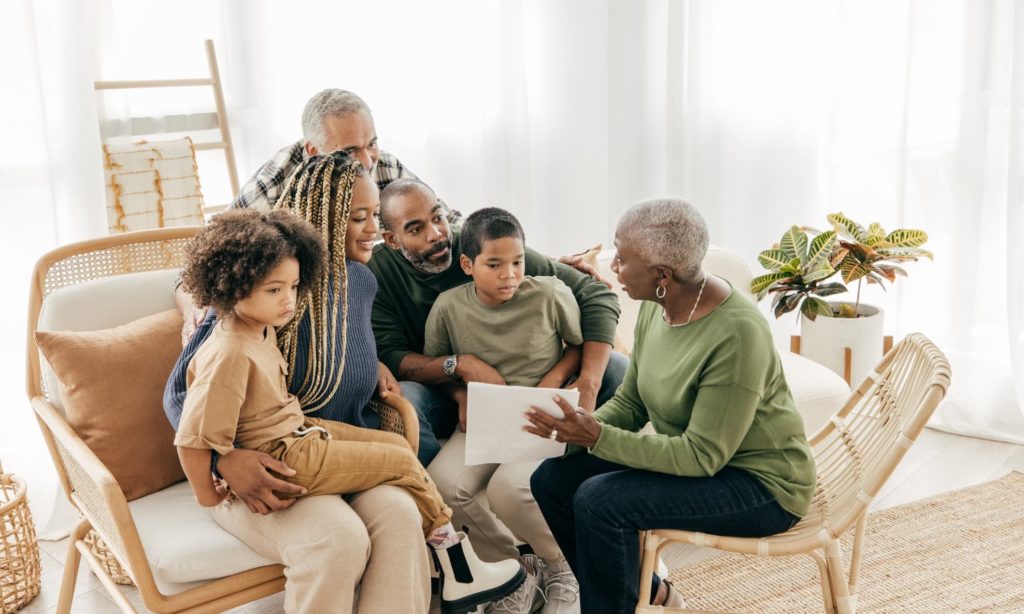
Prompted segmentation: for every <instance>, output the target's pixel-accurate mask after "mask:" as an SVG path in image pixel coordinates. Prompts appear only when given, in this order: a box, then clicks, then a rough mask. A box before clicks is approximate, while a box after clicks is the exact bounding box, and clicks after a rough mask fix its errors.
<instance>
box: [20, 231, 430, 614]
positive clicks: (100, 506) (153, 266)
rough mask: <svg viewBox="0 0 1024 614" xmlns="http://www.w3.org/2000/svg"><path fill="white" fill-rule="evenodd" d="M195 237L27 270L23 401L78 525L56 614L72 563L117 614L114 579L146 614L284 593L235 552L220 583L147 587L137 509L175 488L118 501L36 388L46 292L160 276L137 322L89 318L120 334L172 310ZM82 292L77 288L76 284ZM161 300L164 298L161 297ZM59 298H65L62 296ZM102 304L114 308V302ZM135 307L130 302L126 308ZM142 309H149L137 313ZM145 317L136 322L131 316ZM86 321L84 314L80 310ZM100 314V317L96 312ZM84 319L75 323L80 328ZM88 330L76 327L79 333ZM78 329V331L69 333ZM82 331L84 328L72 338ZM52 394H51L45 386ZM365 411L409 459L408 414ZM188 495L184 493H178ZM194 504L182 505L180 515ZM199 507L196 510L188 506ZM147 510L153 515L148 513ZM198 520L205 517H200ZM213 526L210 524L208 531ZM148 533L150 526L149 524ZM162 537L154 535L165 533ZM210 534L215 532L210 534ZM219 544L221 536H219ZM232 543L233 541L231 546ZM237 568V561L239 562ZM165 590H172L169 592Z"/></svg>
mask: <svg viewBox="0 0 1024 614" xmlns="http://www.w3.org/2000/svg"><path fill="white" fill-rule="evenodd" d="M197 230H198V227H184V228H167V229H159V230H146V231H140V232H133V233H126V234H120V235H113V236H109V237H104V238H101V239H95V240H91V241H85V242H82V243H77V244H73V245H68V246H66V247H62V248H59V249H57V250H54V251H52V252H50V253H48V254H46V255H44V256H43V257H42V258H41V259H40V260H39V262H38V263H37V264H36V268H35V272H34V276H33V279H32V287H31V292H30V299H29V301H30V302H29V313H28V339H27V363H28V369H27V382H26V387H27V391H28V397H29V400H30V403H31V406H32V409H33V410H34V411H35V413H36V416H37V419H38V422H39V425H40V428H41V429H42V431H43V436H44V439H45V440H46V443H47V446H48V447H49V450H50V455H51V457H52V459H53V463H54V465H55V467H56V469H57V473H58V475H59V478H60V481H61V484H62V486H63V488H64V492H65V493H66V495H67V498H68V500H69V501H70V503H71V505H72V506H74V508H75V509H76V510H77V511H78V512H79V513H80V515H81V516H82V521H81V523H80V524H79V525H78V526H77V528H76V529H75V530H74V532H73V533H72V535H71V539H70V545H69V549H68V554H67V560H66V566H65V568H64V569H65V572H64V578H63V582H62V585H61V591H60V600H59V603H58V606H57V611H58V612H69V611H70V609H71V601H72V598H73V594H74V588H75V580H76V576H77V572H78V567H79V564H80V562H81V559H82V558H84V559H85V561H86V562H87V563H88V565H89V566H90V567H91V568H92V570H93V571H94V572H95V573H96V575H97V576H98V577H99V579H100V581H101V583H102V584H103V586H104V588H105V589H106V590H107V592H108V593H109V594H110V597H111V599H113V600H114V602H115V603H117V604H118V606H119V607H120V608H121V609H122V610H123V611H126V612H133V611H135V610H134V607H133V606H132V604H131V603H130V602H129V601H128V599H126V598H125V596H124V595H123V594H122V592H121V591H120V590H119V589H118V588H117V586H116V584H115V580H114V578H116V577H118V576H121V575H124V576H126V577H127V578H129V579H130V580H131V582H133V583H134V584H135V585H136V586H137V587H138V590H139V594H140V596H141V599H142V601H143V603H144V604H145V606H146V608H148V609H149V610H152V611H155V612H219V611H223V610H226V609H229V608H232V607H235V606H238V605H241V604H244V603H247V602H250V601H253V600H255V599H259V598H261V597H264V596H267V595H271V594H273V593H276V592H278V591H281V590H282V589H283V588H284V585H285V578H284V575H283V567H282V566H281V565H276V564H268V563H270V562H269V561H267V560H266V559H263V558H262V557H259V556H258V555H256V554H255V553H252V552H251V551H249V550H248V549H247V548H245V547H244V546H243V545H241V544H240V542H239V543H238V545H237V546H236V547H239V548H242V549H244V550H245V551H246V552H249V553H250V555H251V560H252V561H253V563H252V564H251V566H250V568H248V569H244V570H242V571H239V572H238V573H234V574H232V575H228V576H226V577H214V578H208V579H203V580H202V581H201V583H199V584H198V585H197V584H196V583H189V584H187V585H182V586H176V588H180V589H181V590H175V591H173V592H172V591H169V590H165V589H162V588H161V587H162V586H166V585H167V584H168V582H160V581H159V580H160V579H159V578H158V577H155V573H154V569H155V568H154V566H153V564H152V561H151V557H152V556H156V557H158V558H159V557H160V556H161V553H160V552H148V554H149V555H150V556H147V551H148V550H152V549H154V548H157V546H154V545H153V544H152V543H149V544H147V540H146V535H147V534H146V531H145V530H144V529H142V530H140V528H142V527H144V526H145V524H146V523H145V522H144V521H145V518H142V517H140V516H139V515H140V514H144V513H145V510H146V509H148V508H147V506H146V505H138V504H139V503H144V502H145V501H146V499H148V498H149V497H156V496H159V495H160V494H161V493H166V492H167V491H170V490H171V489H175V488H180V487H182V484H178V485H175V486H171V487H169V488H167V489H164V490H163V491H160V492H158V493H154V494H152V495H147V496H146V497H143V498H141V499H138V500H136V501H133V502H131V504H129V502H128V501H127V500H126V498H125V495H124V493H123V492H122V490H121V489H120V487H119V486H118V484H117V482H116V480H115V479H114V477H113V475H112V474H111V473H110V471H109V470H108V469H107V467H105V466H104V465H103V463H102V462H101V461H100V460H99V458H98V457H97V456H96V455H95V454H94V453H93V452H92V450H90V449H89V447H88V446H87V445H86V444H85V443H84V442H83V440H82V439H81V438H80V437H79V436H78V434H77V433H76V432H75V431H74V429H73V428H72V427H71V426H70V425H69V424H68V422H67V420H66V419H65V416H64V414H63V412H62V409H61V407H60V403H59V400H58V399H57V398H56V396H57V395H56V392H55V391H50V396H49V397H48V396H47V394H46V393H47V390H46V388H47V387H48V385H47V384H46V383H45V382H48V381H49V382H52V381H53V380H52V377H51V375H50V374H47V370H48V368H47V367H45V363H41V361H40V356H39V351H38V349H37V346H36V343H35V332H36V330H37V328H39V323H40V312H41V310H43V308H44V306H45V305H46V304H47V300H48V298H50V297H51V296H52V295H53V293H54V292H57V291H59V290H63V289H66V288H71V287H75V286H78V287H79V288H86V290H87V291H88V289H90V288H92V286H95V285H96V284H95V282H96V281H97V280H113V279H114V278H117V277H118V276H121V275H126V274H144V275H142V277H138V276H136V277H133V278H132V279H133V280H134V279H136V278H138V279H144V278H145V275H149V274H155V275H159V277H157V278H151V279H149V281H148V282H146V283H148V286H145V284H142V285H139V286H134V285H133V287H132V289H133V291H142V290H136V288H137V287H148V288H150V289H151V290H153V292H154V294H160V296H159V297H157V298H156V299H149V300H143V301H142V302H141V304H142V305H144V306H143V307H136V308H135V310H136V313H131V314H122V316H121V317H123V318H127V319H126V320H124V321H116V320H115V321H111V315H110V313H109V312H106V310H102V311H105V312H104V313H97V314H95V318H94V321H93V322H91V323H92V324H95V325H94V326H93V327H92V328H91V330H99V329H105V328H108V327H110V326H114V325H117V324H123V323H125V322H126V321H130V320H131V319H137V318H138V317H141V316H144V315H149V313H155V312H156V310H165V309H169V308H173V306H174V302H173V294H172V290H171V286H170V284H169V281H173V277H174V274H173V272H174V270H176V269H179V268H180V267H181V265H182V264H183V262H184V259H185V254H186V250H187V247H188V242H189V239H190V238H191V237H192V236H193V235H194V234H195V233H196V231H197ZM87 283H88V284H89V285H85V286H81V284H87ZM164 290H166V295H164V294H163V292H164ZM62 296H66V293H64V294H62ZM109 302H111V303H115V304H116V298H115V299H114V300H112V301H109ZM135 302H136V303H138V301H135ZM146 305H148V307H146ZM147 308H148V309H149V312H148V313H147V312H143V313H137V311H138V310H139V309H143V310H144V311H145V309H147ZM86 311H88V310H86ZM97 311H101V310H97ZM90 315H91V314H85V315H84V316H83V317H85V318H86V320H88V319H89V317H90ZM88 324H89V322H87V323H86V324H84V325H85V326H88ZM78 325H79V326H82V325H83V324H82V323H81V322H79V323H78ZM79 330H90V328H79ZM51 385H52V384H51ZM371 406H372V407H373V408H374V409H375V410H376V411H378V412H379V413H381V418H382V423H383V425H384V426H383V427H382V428H385V429H387V430H392V431H395V432H398V433H399V434H402V435H404V436H405V437H406V438H407V440H408V441H409V443H410V444H411V445H412V446H413V449H414V450H415V449H416V447H417V445H418V441H419V425H418V422H417V419H416V414H415V410H414V409H413V408H412V406H411V405H410V404H409V403H408V402H407V401H405V400H404V399H402V398H401V397H399V396H394V395H393V396H391V397H390V398H389V399H388V400H387V401H381V400H379V399H375V400H374V401H373V402H372V403H371ZM186 486H187V485H186ZM192 504H194V501H192V500H191V499H189V501H188V503H187V505H192ZM194 505H198V504H194ZM148 507H149V508H151V507H154V506H152V505H151V506H148ZM204 517H205V516H204ZM210 522H211V523H212V521H210ZM150 524H152V523H150ZM168 528H169V527H160V529H161V530H163V531H166V530H168ZM170 530H174V531H179V530H180V531H181V532H182V535H187V534H188V532H189V531H190V527H189V526H174V527H173V528H171V529H170ZM213 530H215V531H217V530H219V528H217V527H215V526H214V527H213ZM224 535H227V533H226V532H224ZM97 536H98V537H99V538H100V539H101V540H102V542H103V543H104V544H105V545H106V547H107V548H108V549H109V551H110V554H111V555H112V557H113V559H114V560H113V561H109V560H104V553H98V552H97V551H96V550H97V549H96V546H95V544H96V543H97V542H98V540H97V539H96V537H97ZM230 539H234V538H230ZM243 558H244V556H243ZM171 584H173V582H171Z"/></svg>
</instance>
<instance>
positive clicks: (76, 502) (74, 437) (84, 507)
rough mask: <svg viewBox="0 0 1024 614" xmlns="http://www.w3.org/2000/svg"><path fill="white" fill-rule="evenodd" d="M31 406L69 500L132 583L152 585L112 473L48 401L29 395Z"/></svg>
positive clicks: (44, 398) (122, 494)
mask: <svg viewBox="0 0 1024 614" xmlns="http://www.w3.org/2000/svg"><path fill="white" fill-rule="evenodd" d="M30 403H31V405H32V410H33V411H34V412H35V413H36V417H37V418H38V420H39V423H40V426H41V427H42V430H43V437H44V439H45V440H46V445H47V447H48V448H49V450H50V455H51V457H52V459H53V463H54V465H55V467H56V469H57V473H58V475H59V476H60V479H61V482H62V484H63V486H64V491H65V494H66V495H67V497H68V500H70V501H71V504H72V505H73V506H74V507H75V508H76V509H77V510H78V511H79V513H81V514H82V515H83V516H84V517H85V518H86V520H88V523H89V525H90V526H91V527H92V529H93V530H95V531H96V533H97V534H98V535H99V536H100V537H101V538H102V539H103V541H104V542H105V543H106V544H107V546H108V548H109V549H110V551H111V552H112V553H113V554H114V556H115V558H116V559H117V560H118V562H120V563H121V564H122V565H123V566H124V567H125V569H127V570H128V573H129V575H130V576H131V577H132V579H133V580H135V581H136V583H138V582H140V581H141V582H144V583H148V584H152V583H153V578H152V572H151V570H150V567H149V561H148V560H146V555H145V552H144V551H143V549H142V541H141V539H140V538H139V533H138V529H137V528H136V526H135V520H134V519H133V518H132V514H131V511H130V509H129V508H128V501H127V499H126V498H125V496H124V492H123V491H122V490H121V487H120V486H119V485H118V483H117V480H116V479H115V478H114V476H113V474H112V473H110V470H109V469H107V467H106V465H104V464H103V461H101V460H100V459H99V457H97V456H96V454H95V453H94V452H93V451H92V450H91V449H90V448H89V446H88V445H86V443H85V442H84V441H83V440H82V438H81V437H79V436H78V433H76V432H75V430H74V429H73V428H72V427H71V425H70V424H68V422H67V420H66V419H65V418H64V416H63V415H62V414H61V413H60V412H59V411H57V409H56V408H54V407H53V405H52V404H51V403H50V402H49V401H48V400H47V399H46V397H43V396H36V397H33V398H32V399H31V400H30Z"/></svg>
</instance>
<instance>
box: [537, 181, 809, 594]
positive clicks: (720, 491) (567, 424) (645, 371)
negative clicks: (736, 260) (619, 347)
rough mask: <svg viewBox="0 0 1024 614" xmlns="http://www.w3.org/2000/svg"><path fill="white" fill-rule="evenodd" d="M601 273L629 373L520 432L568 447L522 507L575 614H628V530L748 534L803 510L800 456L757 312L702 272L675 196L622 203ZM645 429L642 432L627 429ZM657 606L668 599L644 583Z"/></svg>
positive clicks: (633, 545) (777, 367) (784, 523)
mask: <svg viewBox="0 0 1024 614" xmlns="http://www.w3.org/2000/svg"><path fill="white" fill-rule="evenodd" d="M615 248H616V252H617V253H616V255H615V260H614V262H613V263H612V270H613V271H614V272H615V273H616V275H617V276H618V281H619V283H620V284H622V286H623V289H624V290H625V292H626V293H627V294H629V296H630V297H631V298H633V299H636V300H641V301H644V303H643V305H642V306H641V308H640V315H639V317H638V319H637V324H636V340H635V342H634V347H633V354H632V356H631V357H630V362H629V370H628V371H627V372H626V376H625V379H624V380H623V382H622V385H621V386H620V387H619V389H618V391H617V392H616V393H615V396H614V397H613V398H612V399H611V400H610V401H608V402H607V403H605V404H604V405H602V406H601V407H599V408H598V409H597V410H596V411H595V412H594V413H593V414H590V413H588V412H586V411H583V410H582V409H580V408H574V407H572V406H570V405H569V404H568V403H567V402H566V401H565V400H564V399H562V398H561V397H560V396H557V395H556V397H555V400H556V402H558V404H559V406H560V407H561V408H562V410H563V412H564V416H561V417H560V418H558V419H556V418H553V417H551V416H549V415H548V414H546V413H544V412H543V411H540V410H536V409H531V410H530V411H529V412H528V414H527V418H528V419H529V420H530V425H529V426H527V427H525V429H526V430H527V431H530V432H532V433H534V434H536V435H538V436H541V437H550V438H555V439H557V440H558V441H564V442H567V443H569V444H570V446H569V453H568V454H567V455H566V456H565V457H563V458H559V459H549V460H547V461H545V462H544V463H543V464H542V465H541V466H540V468H539V469H537V471H536V473H534V474H533V478H532V481H531V487H532V489H533V494H534V497H535V498H536V500H537V503H538V504H539V506H540V509H541V511H542V512H543V514H544V518H545V520H546V521H547V523H548V525H549V526H550V528H551V530H552V533H553V534H554V536H555V539H556V540H557V542H558V545H559V546H560V547H561V549H562V552H563V554H564V555H565V557H566V559H568V561H569V564H570V566H571V567H572V569H573V572H574V573H575V574H576V578H577V579H578V580H579V583H580V596H581V605H582V609H583V612H585V613H588V614H589V613H595V612H614V613H617V614H618V613H621V612H632V611H633V609H634V608H635V607H636V601H637V598H638V595H639V586H638V578H639V576H640V547H639V531H641V530H646V529H656V528H666V529H681V530H689V531H701V532H705V533H715V534H720V535H734V536H741V537H759V536H766V535H773V534H775V533H780V532H783V531H786V530H787V529H789V528H790V527H792V526H793V525H794V524H796V522H797V521H798V520H799V519H800V517H801V516H802V515H803V514H805V513H806V512H807V508H808V506H809V504H810V501H811V496H812V494H813V492H814V486H815V469H814V459H813V457H812V456H811V449H810V446H809V445H808V443H807V438H806V436H805V434H804V428H803V422H802V420H801V418H800V415H799V414H798V413H797V412H796V408H795V405H794V403H793V397H792V395H791V394H790V392H789V386H788V385H787V384H786V378H785V376H784V375H783V373H782V367H781V364H780V362H779V355H778V352H777V351H776V350H775V346H774V344H773V342H772V336H771V332H770V331H769V328H768V323H767V321H766V320H765V318H764V317H762V316H761V314H760V313H759V312H758V311H757V307H756V306H755V305H753V304H752V303H751V302H750V301H748V300H746V299H745V298H743V297H742V296H739V295H738V294H737V293H736V292H734V291H733V289H732V287H731V286H730V285H729V283H728V282H727V281H725V280H723V279H720V278H718V277H715V276H713V275H708V274H707V273H706V272H705V271H704V270H703V269H702V267H701V262H702V261H703V259H704V255H705V254H706V253H707V248H708V230H707V226H706V224H705V222H704V220H703V218H702V217H701V216H700V214H699V213H698V212H697V210H696V209H695V208H694V207H693V206H691V205H689V204H688V203H685V202H683V201H681V200H652V201H647V202H643V203H640V204H637V205H635V206H633V207H632V208H631V209H630V210H629V211H627V212H626V214H625V215H624V216H623V217H622V219H621V220H619V224H618V228H617V229H616V232H615ZM647 422H650V423H651V425H652V426H653V427H654V432H653V433H650V434H648V433H642V432H640V429H641V428H643V426H644V425H645V424H647ZM651 595H652V596H653V597H652V603H654V604H656V605H661V604H664V605H677V606H679V605H682V597H681V596H680V595H679V593H678V591H677V590H676V589H675V587H672V586H670V585H669V583H668V582H667V581H663V580H661V579H659V578H657V577H656V578H655V586H653V587H652V590H651Z"/></svg>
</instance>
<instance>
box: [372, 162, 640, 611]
mask: <svg viewBox="0 0 1024 614" xmlns="http://www.w3.org/2000/svg"><path fill="white" fill-rule="evenodd" d="M380 218H381V226H382V227H383V229H384V233H383V236H384V243H383V244H379V245H377V246H376V247H375V248H374V250H373V257H372V258H371V259H370V262H369V264H368V265H367V266H369V268H370V270H371V271H373V273H374V275H375V276H376V277H377V284H378V287H379V290H378V292H377V298H376V300H375V301H374V304H373V315H372V322H373V333H374V337H375V338H376V340H377V357H378V358H379V359H380V360H381V362H383V363H384V364H385V365H386V366H387V367H388V368H389V369H391V371H392V373H394V374H395V375H396V376H397V377H398V379H399V380H401V386H402V394H403V395H404V396H405V397H406V398H407V399H408V400H409V401H410V402H411V403H412V404H413V406H415V407H416V412H417V413H418V414H419V420H420V446H419V459H420V462H422V463H423V465H424V466H426V467H427V471H428V472H429V473H430V476H431V477H432V478H433V479H434V481H435V483H437V485H438V487H439V488H440V489H442V493H448V494H447V495H445V496H446V497H451V496H453V495H452V493H456V494H455V495H454V497H455V498H458V496H460V495H459V493H460V492H461V491H460V489H459V488H458V484H457V482H458V480H459V476H461V475H463V474H464V473H465V464H464V459H463V458H457V457H458V456H460V455H458V454H448V455H446V454H443V453H442V454H441V455H440V456H438V452H440V450H441V446H440V443H439V442H438V439H439V438H441V439H444V438H447V437H449V436H450V435H451V434H452V433H453V432H454V431H455V428H456V425H457V424H458V417H459V411H458V408H459V404H464V403H465V402H466V383H468V382H484V383H489V384H505V380H504V379H503V378H502V376H501V375H500V374H499V373H498V371H497V370H495V369H494V368H493V367H492V366H491V365H489V364H487V363H485V362H484V361H482V360H480V359H479V358H477V357H476V356H472V355H467V354H461V355H457V356H456V355H453V356H441V357H430V356H425V355H424V354H423V347H424V333H425V328H426V322H427V316H428V315H429V314H430V309H431V307H432V306H433V304H434V301H435V299H437V297H438V295H439V294H441V293H442V292H444V291H446V290H449V289H451V288H455V287H457V286H461V285H462V284H465V283H468V282H470V281H472V279H473V278H472V277H470V276H469V275H467V274H466V273H465V272H464V271H463V270H462V267H461V266H460V264H459V258H458V256H459V255H460V254H461V253H462V249H461V241H460V239H461V236H460V232H459V230H453V229H452V228H451V226H450V225H449V223H448V221H447V220H446V219H445V210H444V208H443V206H442V204H441V203H440V201H438V199H437V196H435V195H434V192H433V190H431V189H430V188H429V187H427V186H426V185H425V184H423V183H421V182H420V181H417V180H414V179H398V180H396V181H394V182H392V183H391V184H390V185H388V186H387V187H386V188H385V189H384V191H383V192H382V193H381V196H380ZM525 274H526V275H530V276H535V277H538V276H539V277H544V276H555V277H557V278H558V279H560V280H561V281H562V282H563V283H565V285H566V286H568V287H569V289H570V290H571V291H572V293H573V296H574V297H575V299H576V302H577V303H578V304H579V308H580V314H581V321H580V324H581V328H582V332H583V339H584V343H583V361H582V365H581V367H580V373H579V374H578V376H577V379H576V381H575V383H574V384H572V385H573V387H576V388H578V389H579V391H580V406H582V407H584V408H585V409H587V410H589V411H592V410H593V409H594V408H595V406H596V405H598V404H600V403H602V402H604V401H606V400H608V399H609V398H611V396H612V395H613V394H614V392H615V389H616V388H618V386H619V384H620V383H621V382H622V378H623V376H624V375H625V372H626V367H627V366H628V364H629V361H628V360H627V359H626V357H625V356H623V355H622V354H618V353H616V352H612V345H611V344H612V342H613V340H614V336H615V327H616V325H617V324H618V319H619V304H618V300H617V299H616V297H615V294H614V293H613V292H612V291H611V290H610V289H609V288H608V287H607V286H606V285H605V284H604V283H603V282H601V281H600V280H598V279H596V278H594V277H592V276H590V275H587V274H585V273H582V272H580V271H578V270H576V269H574V268H573V267H572V266H568V265H566V264H561V263H558V262H554V261H552V260H550V259H548V258H546V257H544V256H542V255H541V254H539V253H537V252H536V251H534V250H532V249H530V248H528V247H527V248H526V250H525ZM435 456H437V461H436V462H433V463H431V461H432V460H434V458H435ZM506 468H507V469H508V470H507V471H504V472H499V473H500V475H497V474H496V475H495V476H494V478H493V479H492V481H491V483H490V486H488V489H487V492H488V493H489V495H490V493H491V492H492V491H493V492H494V493H495V496H489V504H490V513H491V514H493V515H494V517H492V518H490V519H489V520H486V519H480V518H469V517H459V515H458V513H457V514H456V517H455V518H454V520H456V522H457V524H459V525H462V524H465V525H468V526H469V527H470V528H471V529H472V530H473V531H474V533H473V535H474V536H475V537H476V538H477V539H478V541H477V542H474V544H477V543H478V544H479V547H478V551H479V554H480V556H481V558H483V559H485V560H500V559H501V558H505V557H507V556H515V554H516V553H517V552H522V556H521V557H520V560H521V561H522V562H523V564H524V566H525V567H526V569H527V571H528V572H530V575H529V577H528V579H527V582H524V583H523V585H522V586H521V587H520V590H518V591H516V592H515V593H513V594H512V595H509V596H507V597H506V598H504V599H502V600H500V601H499V602H496V603H494V604H492V606H491V609H490V610H489V611H491V612H496V613H499V612H500V613H501V614H519V613H523V612H532V611H535V610H536V609H537V607H538V604H539V603H540V602H541V601H543V602H544V610H543V611H544V612H545V613H547V612H552V613H553V612H560V613H577V612H579V603H578V598H579V588H578V585H577V583H576V579H575V578H574V577H573V575H572V572H571V570H568V569H565V570H562V569H560V568H559V567H557V566H551V567H549V566H548V565H547V564H545V562H544V560H542V559H541V558H540V557H538V556H537V555H536V554H534V552H533V548H534V547H537V548H539V549H538V550H537V552H542V551H543V552H546V553H548V555H549V556H548V558H550V559H553V560H557V559H560V558H561V557H559V556H551V551H552V550H553V551H554V552H558V546H557V544H556V543H555V542H554V538H553V537H552V536H551V532H550V530H549V529H548V528H547V524H546V523H545V521H544V518H543V516H542V514H541V512H540V509H539V508H538V507H537V504H536V502H535V501H534V499H533V494H532V493H531V491H530V476H531V475H532V474H533V470H534V469H535V468H536V463H510V464H508V466H507V467H506ZM497 493H500V496H498V494H497ZM448 503H449V505H453V503H454V502H453V501H448ZM499 517H500V518H504V519H514V522H512V521H511V520H510V523H509V525H508V526H506V525H505V524H503V523H502V522H501V521H499V520H498V518H499ZM524 539H525V540H530V541H531V543H530V544H529V546H522V545H521V544H523V540H524ZM541 546H544V547H541Z"/></svg>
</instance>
